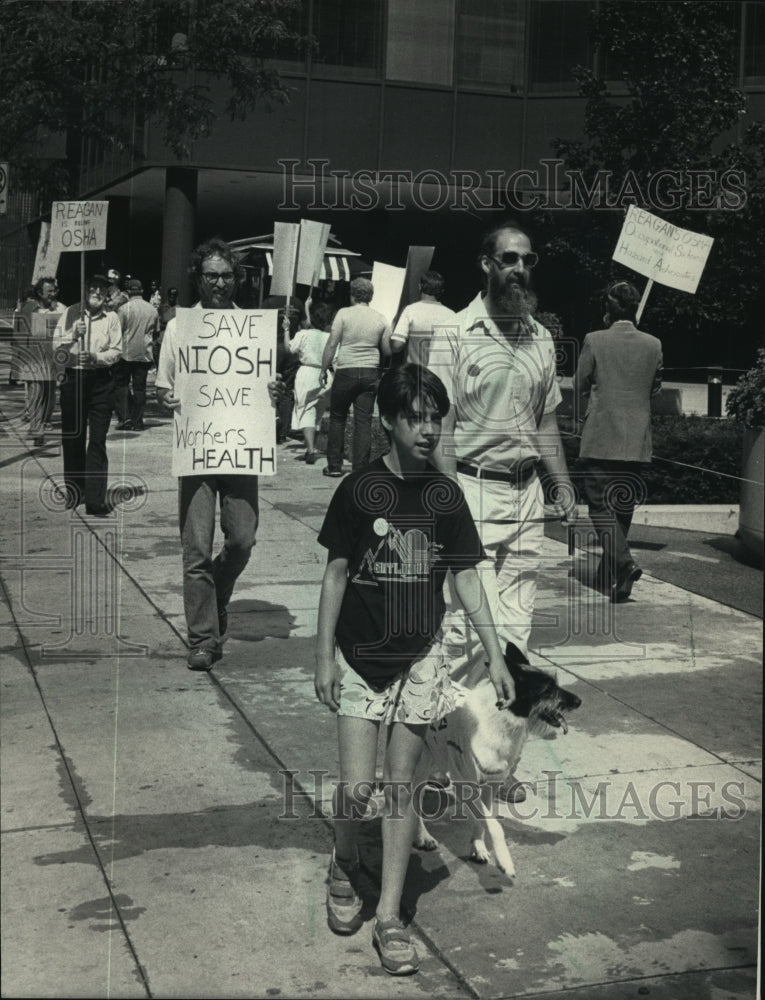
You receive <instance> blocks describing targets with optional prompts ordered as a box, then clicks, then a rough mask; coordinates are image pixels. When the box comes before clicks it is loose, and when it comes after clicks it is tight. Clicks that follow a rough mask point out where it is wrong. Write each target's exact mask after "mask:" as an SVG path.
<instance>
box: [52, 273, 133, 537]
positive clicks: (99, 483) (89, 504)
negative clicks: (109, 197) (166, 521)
mask: <svg viewBox="0 0 765 1000" xmlns="http://www.w3.org/2000/svg"><path fill="white" fill-rule="evenodd" d="M108 287H109V282H108V281H107V279H106V278H105V277H104V276H103V275H101V274H96V275H93V277H92V278H90V279H89V280H88V281H86V283H85V303H84V306H85V308H84V309H83V308H82V306H81V305H80V304H79V303H77V304H75V305H72V306H69V308H68V309H67V311H66V312H65V313H64V314H63V316H62V317H61V319H60V320H59V323H58V326H57V327H56V331H55V333H54V335H53V349H54V354H55V357H56V360H57V362H60V363H61V364H63V366H64V380H63V382H62V383H61V443H62V449H63V454H64V486H65V490H66V498H65V502H66V506H67V508H72V507H76V506H77V505H78V504H80V503H82V502H83V500H84V501H85V510H86V511H87V513H88V514H92V515H94V516H96V517H105V516H106V515H107V514H108V513H109V508H108V506H107V504H106V483H107V476H108V472H109V460H108V458H107V454H106V435H107V432H108V430H109V420H110V419H111V415H112V408H113V406H114V365H115V364H116V362H117V361H118V360H119V358H120V354H121V350H122V346H121V345H122V328H121V327H120V321H119V319H118V318H117V315H116V313H113V312H108V311H107V309H106V305H105V303H106V294H107V288H108Z"/></svg>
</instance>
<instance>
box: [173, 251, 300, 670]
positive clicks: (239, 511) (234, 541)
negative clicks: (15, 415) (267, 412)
mask: <svg viewBox="0 0 765 1000" xmlns="http://www.w3.org/2000/svg"><path fill="white" fill-rule="evenodd" d="M189 271H190V273H191V274H192V275H193V277H194V279H195V282H196V285H197V288H198V290H199V302H197V304H196V305H195V306H194V308H195V309H238V308H239V307H238V306H237V304H236V302H235V298H236V291H237V288H238V287H239V284H240V282H241V280H242V277H243V276H244V268H242V267H241V265H240V264H239V261H238V258H237V256H236V254H235V252H234V250H233V249H232V248H231V247H230V246H229V244H228V243H226V242H225V241H224V240H222V239H220V238H219V237H214V238H213V239H211V240H208V241H207V242H206V243H202V244H200V246H198V247H197V248H196V249H195V250H194V251H193V253H192V255H191V266H190V268H189ZM177 322H178V321H177V318H176V317H175V316H174V317H173V318H172V319H171V320H170V322H169V323H168V324H167V328H166V329H165V336H164V339H163V341H162V349H161V350H160V354H159V367H158V369H157V382H156V386H157V399H158V400H159V402H160V404H161V405H162V406H166V407H168V408H169V409H171V410H174V411H179V412H180V411H181V410H182V403H181V399H180V398H179V397H178V396H177V395H176V392H175V376H176V359H177V357H178V343H179V341H178V333H177V332H176V331H177ZM283 392H284V385H283V383H282V382H281V377H280V376H278V375H277V377H276V378H275V379H274V380H273V381H271V382H269V384H268V393H269V396H270V398H271V403H272V405H273V406H276V405H277V403H278V402H279V400H280V399H281V396H282V394H283ZM218 507H220V527H221V531H222V532H223V545H222V547H221V549H220V551H219V552H218V554H217V555H216V556H214V557H213V543H214V536H215V524H216V510H217V508H218ZM258 514H259V510H258V477H257V476H252V475H248V474H243V475H225V474H222V475H216V474H215V473H209V472H208V473H204V474H202V475H198V476H179V477H178V520H179V524H180V532H181V553H182V559H183V610H184V613H185V616H186V626H187V628H188V645H189V652H188V656H187V659H186V664H187V666H188V668H189V670H200V671H209V670H212V667H213V664H214V663H217V662H218V660H220V658H221V657H222V655H223V643H222V640H223V636H224V635H225V634H226V630H227V628H228V604H229V601H230V600H231V595H232V594H233V592H234V585H235V584H236V581H237V580H238V579H239V576H240V575H241V573H242V571H243V570H244V568H245V566H246V565H247V563H248V562H249V560H250V553H251V552H252V548H253V546H254V545H255V534H256V532H257V529H258Z"/></svg>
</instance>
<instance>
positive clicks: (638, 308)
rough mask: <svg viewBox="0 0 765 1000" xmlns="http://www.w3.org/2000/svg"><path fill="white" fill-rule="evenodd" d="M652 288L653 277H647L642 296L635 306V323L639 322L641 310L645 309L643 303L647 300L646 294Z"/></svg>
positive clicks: (647, 294)
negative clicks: (638, 303)
mask: <svg viewBox="0 0 765 1000" xmlns="http://www.w3.org/2000/svg"><path fill="white" fill-rule="evenodd" d="M652 288H653V278H649V279H648V282H647V284H646V286H645V290H644V291H643V298H642V299H641V300H640V305H639V306H638V307H637V313H636V315H635V323H639V322H640V317H641V316H642V315H643V310H644V309H645V304H646V302H647V301H648V296H649V294H650V292H651V289H652Z"/></svg>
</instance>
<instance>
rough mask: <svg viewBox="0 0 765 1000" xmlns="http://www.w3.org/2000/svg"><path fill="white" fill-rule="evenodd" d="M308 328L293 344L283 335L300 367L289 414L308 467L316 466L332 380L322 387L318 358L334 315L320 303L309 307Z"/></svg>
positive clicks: (298, 333)
mask: <svg viewBox="0 0 765 1000" xmlns="http://www.w3.org/2000/svg"><path fill="white" fill-rule="evenodd" d="M310 318H311V325H310V326H309V327H308V328H307V329H304V330H298V332H297V333H296V334H295V336H294V338H293V339H292V340H290V339H289V333H285V334H284V337H285V340H284V346H285V348H286V349H287V350H288V351H290V352H291V353H292V354H297V356H298V359H299V361H300V367H299V368H298V370H297V374H296V375H295V408H294V411H293V414H292V427H293V430H302V432H303V437H304V438H305V460H306V462H307V463H308V465H313V464H314V463H315V462H316V434H317V432H318V430H319V426H320V424H321V418H322V417H323V416H324V411H325V409H326V408H327V404H328V402H329V392H330V389H331V387H332V380H331V379H328V380H327V385H326V386H323V385H322V384H321V379H320V375H321V357H322V354H323V353H324V347H325V345H326V343H327V340H328V339H329V330H330V327H331V326H332V318H333V311H332V309H331V308H330V307H329V306H328V305H326V304H325V303H323V302H319V303H317V304H316V305H312V306H311V312H310Z"/></svg>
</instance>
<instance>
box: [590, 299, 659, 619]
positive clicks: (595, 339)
mask: <svg viewBox="0 0 765 1000" xmlns="http://www.w3.org/2000/svg"><path fill="white" fill-rule="evenodd" d="M639 302H640V295H639V294H638V291H637V289H636V288H635V287H634V285H631V284H629V282H627V281H618V282H616V283H615V284H613V285H611V287H610V288H609V289H608V291H607V292H606V298H605V315H604V317H603V320H604V322H605V323H607V324H609V325H608V329H606V330H596V331H595V332H593V333H588V334H587V336H586V337H585V338H584V344H583V345H582V353H581V356H580V358H579V364H578V365H577V369H576V374H575V375H574V394H575V396H577V395H578V396H587V397H589V401H588V405H587V411H586V413H585V417H584V426H583V428H582V441H581V445H580V449H579V457H580V459H582V460H583V465H584V490H585V494H586V497H587V504H588V506H589V511H590V520H591V521H592V524H593V527H594V528H595V531H596V533H597V535H598V541H599V542H600V545H601V548H602V549H603V558H602V561H601V563H600V568H599V570H598V572H597V574H596V579H597V583H598V584H599V585H600V586H602V587H603V589H605V590H607V591H608V593H609V596H610V599H611V600H612V601H615V602H620V601H626V600H627V598H628V597H629V596H630V594H631V592H632V586H633V584H634V583H635V582H636V581H637V580H639V579H640V576H641V575H642V570H641V569H640V567H639V566H638V565H637V564H636V563H635V560H634V559H633V558H632V552H631V551H630V547H629V545H628V543H627V534H628V532H629V529H630V525H631V523H632V515H633V512H634V510H635V503H636V501H637V499H638V498H639V497H640V496H641V495H642V492H643V488H642V480H641V470H642V467H643V465H644V464H645V463H648V462H650V461H651V397H652V396H655V395H656V394H657V393H658V392H659V391H660V390H661V373H662V351H661V341H660V340H658V339H657V338H656V337H652V336H651V335H650V334H648V333H642V332H641V331H640V330H638V329H637V328H636V326H635V317H636V315H637V308H638V304H639Z"/></svg>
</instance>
